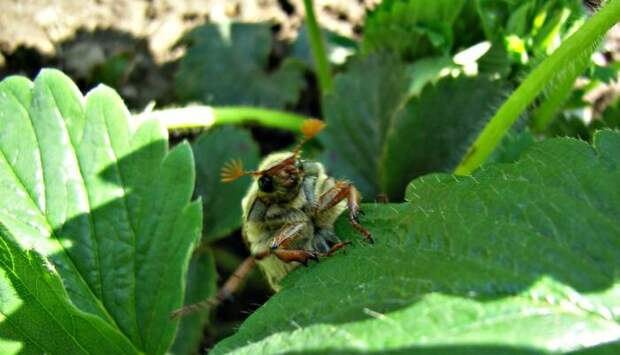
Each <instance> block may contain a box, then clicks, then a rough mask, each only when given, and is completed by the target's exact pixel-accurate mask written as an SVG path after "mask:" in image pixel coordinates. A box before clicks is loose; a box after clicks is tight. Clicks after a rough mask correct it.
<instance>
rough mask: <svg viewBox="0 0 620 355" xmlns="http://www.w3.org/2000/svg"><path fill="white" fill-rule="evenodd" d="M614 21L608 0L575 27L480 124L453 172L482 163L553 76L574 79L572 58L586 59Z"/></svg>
mask: <svg viewBox="0 0 620 355" xmlns="http://www.w3.org/2000/svg"><path fill="white" fill-rule="evenodd" d="M618 21H620V0H609V1H607V4H606V5H605V6H604V7H603V8H602V9H601V10H600V11H599V12H598V13H597V14H596V15H594V16H593V17H592V18H591V19H590V20H588V21H587V22H586V23H585V24H584V25H583V27H582V28H581V29H580V30H579V31H577V32H575V33H574V34H573V35H572V36H571V37H570V38H568V39H567V40H566V41H565V42H564V43H562V45H561V46H560V47H559V48H558V49H557V50H556V51H555V52H554V53H553V54H552V55H551V56H549V57H548V58H547V59H545V60H544V61H543V62H542V63H541V64H540V65H539V66H538V67H537V68H536V69H534V71H532V73H530V75H528V77H527V78H526V79H525V81H523V83H522V84H521V85H520V86H519V87H518V88H517V90H516V91H515V92H514V93H513V94H512V95H511V96H510V97H509V98H508V100H506V101H505V102H504V104H503V105H502V106H501V107H500V109H499V111H497V113H496V114H495V116H493V118H492V119H491V121H489V123H488V124H487V125H486V127H484V129H483V130H482V132H481V133H480V135H479V136H478V138H477V139H476V141H475V142H474V143H473V145H472V146H471V147H470V148H469V150H468V151H467V153H466V154H465V156H464V158H463V160H462V161H461V163H460V164H459V166H457V167H456V169H455V171H454V173H455V174H458V175H467V174H470V173H471V172H472V171H474V170H475V169H477V168H478V167H479V166H480V165H482V163H483V162H484V161H485V160H486V159H487V157H488V156H489V155H490V154H491V153H492V152H493V150H494V149H495V147H496V146H497V145H498V144H499V142H500V141H501V139H502V138H503V137H504V135H505V134H506V132H508V130H509V129H510V127H511V126H512V124H513V123H514V122H515V121H516V120H517V119H518V118H519V116H520V115H521V114H522V113H523V112H524V111H525V110H526V109H527V107H528V106H529V105H530V104H531V103H532V101H534V99H536V97H537V96H538V95H539V94H540V93H541V92H542V91H543V89H544V88H545V87H546V86H547V85H549V84H550V83H551V82H552V81H553V80H559V79H560V78H562V76H568V77H569V79H567V78H562V79H561V80H562V81H564V80H569V81H574V80H575V78H576V77H577V76H578V75H579V74H581V72H580V71H579V69H580V68H581V67H582V66H581V65H580V64H575V60H587V59H588V58H589V57H590V56H591V55H592V52H594V50H595V49H596V43H597V42H598V41H599V40H600V39H601V38H602V37H603V35H604V34H605V33H606V32H607V31H608V30H609V29H610V28H611V27H612V26H613V25H615V24H616V23H617V22H618Z"/></svg>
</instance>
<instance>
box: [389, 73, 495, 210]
mask: <svg viewBox="0 0 620 355" xmlns="http://www.w3.org/2000/svg"><path fill="white" fill-rule="evenodd" d="M503 86H504V85H503V83H502V82H501V81H497V80H491V79H489V78H487V77H483V76H480V77H476V78H467V77H459V78H457V79H452V78H446V79H442V80H441V81H439V82H438V83H437V84H436V85H430V86H426V88H425V89H424V91H423V92H422V93H421V94H420V96H419V97H413V98H411V99H410V100H408V101H407V102H406V103H405V104H404V105H402V107H401V108H399V110H398V111H397V112H396V113H395V114H394V117H393V119H392V122H391V125H390V129H389V131H388V133H387V138H386V141H385V147H384V149H383V155H382V158H381V165H380V169H379V170H380V179H381V180H380V181H381V187H382V191H383V192H385V193H387V195H388V196H389V197H390V199H392V200H401V199H402V196H403V194H404V191H405V187H406V186H407V183H408V182H409V181H411V180H412V179H413V178H415V177H417V176H420V175H423V174H427V173H429V172H448V171H450V170H451V169H453V168H454V167H455V166H456V165H457V164H458V162H459V159H460V158H461V157H462V155H463V153H464V152H465V151H466V150H467V148H468V147H469V145H470V144H471V142H472V141H473V140H474V139H475V138H476V135H477V134H478V131H479V130H480V129H481V128H482V127H484V125H485V123H486V122H487V121H488V120H489V117H490V116H491V115H492V112H493V110H494V109H495V107H496V106H498V105H499V104H500V103H501V101H502V99H503V93H502V91H503V89H504V88H503Z"/></svg>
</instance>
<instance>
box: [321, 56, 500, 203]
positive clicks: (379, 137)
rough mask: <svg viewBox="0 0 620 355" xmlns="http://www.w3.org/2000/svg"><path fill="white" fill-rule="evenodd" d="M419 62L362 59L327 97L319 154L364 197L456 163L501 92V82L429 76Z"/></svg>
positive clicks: (400, 188)
mask: <svg viewBox="0 0 620 355" xmlns="http://www.w3.org/2000/svg"><path fill="white" fill-rule="evenodd" d="M416 68H417V67H416V66H410V67H406V66H405V65H403V64H402V62H401V61H400V60H399V59H397V58H396V57H394V56H392V55H388V54H376V55H369V56H367V57H366V58H357V59H356V60H355V61H353V63H351V66H350V68H349V70H348V71H347V72H346V73H344V74H341V75H339V76H337V77H336V79H335V81H334V87H333V89H332V91H331V92H330V93H329V94H328V95H326V97H325V100H324V116H325V118H326V120H327V128H326V129H325V132H324V133H323V134H322V135H321V136H320V138H321V139H322V142H323V144H324V146H325V148H326V152H325V154H324V155H323V156H322V157H321V160H323V161H324V162H325V163H326V164H327V166H328V167H329V170H330V172H331V173H332V174H333V175H334V176H336V177H339V178H346V179H350V180H352V181H353V182H354V183H355V184H356V186H357V187H358V189H359V190H360V191H361V192H362V194H363V195H364V196H366V198H367V199H370V200H372V199H373V198H374V197H375V196H376V195H377V194H379V193H385V194H387V195H388V196H389V197H390V198H391V199H392V200H402V197H403V195H404V191H405V188H406V186H407V183H408V182H409V181H411V179H413V178H414V177H416V176H420V175H422V174H426V173H429V172H439V171H447V170H450V169H452V168H453V167H454V166H456V165H457V163H458V161H459V159H460V158H461V157H462V155H463V153H464V152H465V151H466V149H467V147H468V146H469V144H470V143H471V142H472V140H473V139H474V138H475V137H476V135H477V133H478V132H479V130H480V129H481V128H482V127H484V124H485V123H486V122H487V121H488V118H489V116H490V114H491V113H492V112H493V110H494V109H495V108H496V107H497V106H498V105H499V103H500V102H501V99H502V98H503V94H504V89H505V84H504V82H502V81H498V80H492V79H490V78H489V77H487V76H479V77H477V78H468V77H465V76H460V77H458V78H451V77H445V78H442V79H432V80H429V78H428V77H426V78H425V75H424V73H423V72H422V70H414V69H416ZM417 69H420V68H417ZM414 75H415V76H414ZM419 80H421V81H422V83H419V82H418V81H419ZM431 81H437V83H436V84H434V85H431V84H430V83H429V82H431ZM413 86H417V87H418V88H417V90H418V91H419V90H421V92H420V93H419V94H416V93H415V92H412V87H413Z"/></svg>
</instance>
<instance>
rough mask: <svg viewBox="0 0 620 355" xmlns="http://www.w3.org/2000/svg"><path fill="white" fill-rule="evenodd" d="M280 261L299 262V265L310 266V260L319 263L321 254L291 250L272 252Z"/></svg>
mask: <svg viewBox="0 0 620 355" xmlns="http://www.w3.org/2000/svg"><path fill="white" fill-rule="evenodd" d="M271 252H272V253H273V255H275V256H276V257H277V258H278V259H280V260H282V261H284V262H285V263H290V262H292V261H297V262H298V263H301V264H303V265H304V266H308V260H315V261H317V262H318V261H319V253H317V252H314V251H309V250H290V249H279V248H278V249H275V250H272V251H271Z"/></svg>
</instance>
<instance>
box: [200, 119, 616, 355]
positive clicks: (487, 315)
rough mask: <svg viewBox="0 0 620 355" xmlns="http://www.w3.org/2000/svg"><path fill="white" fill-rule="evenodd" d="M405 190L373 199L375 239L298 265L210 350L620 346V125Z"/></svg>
mask: <svg viewBox="0 0 620 355" xmlns="http://www.w3.org/2000/svg"><path fill="white" fill-rule="evenodd" d="M407 198H408V200H409V201H408V202H406V203H403V204H395V205H389V204H388V205H386V204H374V205H365V206H363V207H364V209H365V210H366V215H365V217H364V218H363V219H362V223H364V224H365V225H366V226H368V228H369V230H370V231H371V232H372V233H373V236H374V238H375V240H376V242H375V244H373V245H369V244H366V243H364V242H363V241H360V242H356V243H354V245H352V246H350V248H349V249H348V250H347V251H346V254H345V253H340V254H339V255H335V256H332V257H330V258H327V259H324V260H322V261H321V262H320V263H318V264H314V263H313V264H311V265H310V267H308V268H300V269H297V270H295V271H293V272H292V273H291V274H290V275H289V276H287V277H286V278H285V279H284V280H283V289H282V290H281V291H280V292H278V293H277V294H276V295H274V296H273V297H272V298H271V299H270V300H269V301H268V302H267V303H266V304H264V305H263V306H262V307H261V308H259V309H258V310H257V311H256V312H254V313H253V314H252V315H251V316H250V317H249V318H248V319H247V320H246V321H245V322H244V324H243V325H242V326H241V328H240V329H239V331H238V332H237V333H236V334H235V335H233V336H232V337H230V338H227V339H225V340H223V341H221V342H220V343H219V344H217V345H216V347H215V349H214V350H213V352H212V353H213V354H222V353H228V352H230V353H235V354H246V353H247V354H254V353H311V354H318V353H331V354H334V353H335V354H339V353H361V352H370V353H385V352H393V353H403V354H406V353H414V352H416V351H419V352H422V353H432V354H445V353H472V354H474V353H475V354H479V353H487V354H497V353H548V352H568V351H580V350H581V351H584V350H595V351H601V352H604V351H608V350H609V351H613V350H614V349H618V343H619V342H620V322H619V319H620V276H619V275H620V258H618V249H619V248H620V220H619V219H618V216H619V215H620V133H618V132H611V131H601V132H598V134H597V135H596V137H595V143H594V145H593V146H590V145H588V144H587V143H585V142H582V141H577V140H574V139H568V138H562V139H550V140H546V141H543V142H539V143H535V144H534V145H532V146H531V147H530V148H529V149H528V150H527V151H526V152H524V153H523V154H522V155H521V158H520V159H519V160H518V161H517V162H516V163H513V164H497V165H489V166H485V167H484V168H483V169H480V170H478V171H477V172H475V173H474V174H473V175H471V176H461V177H455V176H451V175H442V174H435V175H429V176H425V177H421V178H418V179H416V180H415V181H413V182H412V183H411V184H410V186H409V188H408V190H407ZM336 231H337V233H338V234H339V235H340V236H341V238H343V239H345V240H346V239H359V235H357V234H356V232H355V230H354V229H353V228H352V227H351V226H349V224H348V223H347V221H346V218H341V219H340V220H339V221H338V223H337V226H336ZM607 343H609V344H607Z"/></svg>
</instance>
